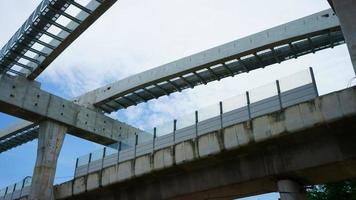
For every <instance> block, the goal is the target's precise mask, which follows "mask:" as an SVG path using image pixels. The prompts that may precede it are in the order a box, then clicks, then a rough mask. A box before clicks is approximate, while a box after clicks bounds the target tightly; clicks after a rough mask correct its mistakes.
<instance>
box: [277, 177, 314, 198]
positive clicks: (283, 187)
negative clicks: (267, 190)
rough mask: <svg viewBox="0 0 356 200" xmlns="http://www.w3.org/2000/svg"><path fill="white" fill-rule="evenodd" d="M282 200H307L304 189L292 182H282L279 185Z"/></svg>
mask: <svg viewBox="0 0 356 200" xmlns="http://www.w3.org/2000/svg"><path fill="white" fill-rule="evenodd" d="M277 185H278V192H279V194H280V196H281V200H306V199H307V198H306V194H305V191H304V188H303V187H301V186H300V185H299V184H298V183H296V182H294V181H292V180H280V181H278V183H277Z"/></svg>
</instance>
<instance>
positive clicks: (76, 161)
mask: <svg viewBox="0 0 356 200" xmlns="http://www.w3.org/2000/svg"><path fill="white" fill-rule="evenodd" d="M78 162H79V158H77V159H76V160H75V169H77V168H78Z"/></svg>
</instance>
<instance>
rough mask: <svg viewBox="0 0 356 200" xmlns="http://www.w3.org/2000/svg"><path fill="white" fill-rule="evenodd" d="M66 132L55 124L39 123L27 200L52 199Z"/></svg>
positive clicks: (64, 128) (63, 127) (62, 127)
mask: <svg viewBox="0 0 356 200" xmlns="http://www.w3.org/2000/svg"><path fill="white" fill-rule="evenodd" d="M66 131H67V128H66V127H65V126H63V125H61V124H58V123H57V122H53V121H49V120H47V121H43V122H41V123H40V125H39V133H38V148H37V159H36V165H35V169H34V172H33V176H32V182H31V190H30V194H29V197H28V199H30V200H34V199H36V200H47V199H49V200H51V199H54V194H53V182H54V176H55V173H56V167H57V160H58V156H59V153H60V150H61V148H62V145H63V141H64V137H65V133H66Z"/></svg>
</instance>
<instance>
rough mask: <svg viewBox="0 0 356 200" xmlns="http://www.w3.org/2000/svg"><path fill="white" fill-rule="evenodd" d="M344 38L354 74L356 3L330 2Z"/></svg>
mask: <svg viewBox="0 0 356 200" xmlns="http://www.w3.org/2000/svg"><path fill="white" fill-rule="evenodd" d="M331 1H332V2H333V5H334V9H335V12H336V15H337V16H338V18H339V20H340V24H341V30H342V33H343V34H344V36H345V40H346V43H347V47H348V49H349V53H350V56H351V61H352V64H353V66H354V71H355V73H356V2H355V0H331Z"/></svg>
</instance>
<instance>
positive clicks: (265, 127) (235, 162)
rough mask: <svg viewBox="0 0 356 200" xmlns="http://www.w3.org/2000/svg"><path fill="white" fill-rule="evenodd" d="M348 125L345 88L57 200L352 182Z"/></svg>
mask: <svg viewBox="0 0 356 200" xmlns="http://www.w3.org/2000/svg"><path fill="white" fill-rule="evenodd" d="M355 120H356V88H350V89H346V90H343V91H339V92H335V93H332V94H328V95H325V96H322V97H318V98H316V99H315V100H312V101H309V102H305V103H302V104H299V105H294V106H291V107H289V108H286V109H284V110H282V111H280V112H275V113H272V114H268V115H265V116H261V117H258V118H255V119H252V120H251V121H247V122H244V123H240V124H236V125H233V126H231V127H228V128H225V129H224V130H221V131H218V132H213V133H209V134H206V135H203V136H201V137H199V138H198V139H196V140H189V141H185V142H182V143H178V144H175V145H173V146H171V147H167V148H164V149H160V150H157V151H155V152H153V153H152V154H148V155H147V156H143V157H142V156H141V157H140V158H136V160H131V161H126V162H123V163H119V164H118V165H117V166H113V167H110V168H107V169H104V170H103V173H102V180H103V183H104V182H105V184H106V185H105V186H104V187H98V188H97V189H94V190H92V191H90V192H86V191H85V189H84V190H81V191H80V192H74V191H73V193H72V192H71V191H70V190H68V193H67V195H63V192H61V195H60V197H59V196H58V199H65V198H67V199H95V200H98V199H123V200H126V199H184V200H186V199H209V198H210V199H214V198H219V199H233V198H236V197H243V196H248V195H253V194H261V193H265V192H273V191H275V192H276V191H278V187H277V182H278V180H285V179H289V180H295V181H296V182H298V183H300V184H301V186H304V185H308V184H316V183H325V182H333V181H339V180H344V179H349V178H354V177H356V148H355V145H354V143H355V142H354V141H356V134H354V130H355V129H356V123H355ZM208 147H211V149H212V150H208ZM149 157H150V158H149ZM146 159H151V161H153V167H152V165H148V160H146ZM139 160H140V161H139ZM137 161H139V162H137ZM135 165H142V166H135ZM95 173H97V174H100V173H101V172H94V174H95ZM117 175H118V178H116V176H117ZM89 176H91V175H89ZM85 177H87V176H85ZM85 177H80V178H78V180H82V179H84V178H85ZM76 180H77V179H76ZM76 180H74V183H76ZM104 180H105V181H104ZM96 184H97V185H100V183H96ZM57 187H60V188H61V187H64V186H61V185H60V186H57ZM76 187H80V188H86V187H87V183H86V182H85V181H77V186H76ZM58 190H59V189H58ZM63 190H64V189H63ZM73 195H74V196H73Z"/></svg>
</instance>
